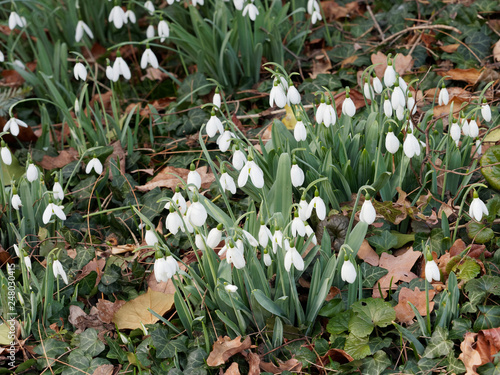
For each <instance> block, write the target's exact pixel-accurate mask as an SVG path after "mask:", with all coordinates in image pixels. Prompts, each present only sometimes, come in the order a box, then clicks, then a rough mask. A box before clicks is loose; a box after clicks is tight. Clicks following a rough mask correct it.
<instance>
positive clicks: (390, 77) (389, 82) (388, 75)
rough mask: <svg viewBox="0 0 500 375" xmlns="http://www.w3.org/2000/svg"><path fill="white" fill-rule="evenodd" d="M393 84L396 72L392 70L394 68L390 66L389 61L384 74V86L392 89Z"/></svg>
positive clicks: (390, 62)
mask: <svg viewBox="0 0 500 375" xmlns="http://www.w3.org/2000/svg"><path fill="white" fill-rule="evenodd" d="M394 82H396V71H395V70H394V67H393V66H392V61H391V59H389V61H388V64H387V68H385V72H384V84H385V85H386V86H387V87H392V86H393V85H394Z"/></svg>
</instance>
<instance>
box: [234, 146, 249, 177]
mask: <svg viewBox="0 0 500 375" xmlns="http://www.w3.org/2000/svg"><path fill="white" fill-rule="evenodd" d="M246 163H247V157H246V156H245V154H244V153H243V152H242V151H241V150H240V149H239V147H238V146H237V147H236V151H235V152H234V154H233V167H234V168H236V169H237V170H238V171H239V170H241V168H243V166H244V165H245V164H246Z"/></svg>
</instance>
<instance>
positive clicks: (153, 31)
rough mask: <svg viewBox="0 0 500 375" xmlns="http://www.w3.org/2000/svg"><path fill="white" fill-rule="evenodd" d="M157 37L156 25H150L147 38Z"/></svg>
mask: <svg viewBox="0 0 500 375" xmlns="http://www.w3.org/2000/svg"><path fill="white" fill-rule="evenodd" d="M154 37H155V27H154V26H153V25H149V26H148V28H147V29H146V38H147V39H152V38H154Z"/></svg>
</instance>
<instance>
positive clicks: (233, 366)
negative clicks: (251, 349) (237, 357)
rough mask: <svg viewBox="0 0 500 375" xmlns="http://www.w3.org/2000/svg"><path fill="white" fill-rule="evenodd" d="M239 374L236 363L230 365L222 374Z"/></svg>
mask: <svg viewBox="0 0 500 375" xmlns="http://www.w3.org/2000/svg"><path fill="white" fill-rule="evenodd" d="M240 374H241V372H240V369H239V367H238V364H237V363H236V362H233V363H231V366H229V368H228V369H227V370H226V372H225V373H224V375H240Z"/></svg>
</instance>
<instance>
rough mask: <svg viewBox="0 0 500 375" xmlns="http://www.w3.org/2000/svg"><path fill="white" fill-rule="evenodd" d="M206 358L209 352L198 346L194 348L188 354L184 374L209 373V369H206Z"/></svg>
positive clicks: (203, 374)
mask: <svg viewBox="0 0 500 375" xmlns="http://www.w3.org/2000/svg"><path fill="white" fill-rule="evenodd" d="M206 359H207V353H206V352H205V351H204V350H203V349H201V348H198V349H195V350H193V351H192V352H191V353H189V355H188V358H187V366H186V368H185V369H184V375H205V374H206V373H207V370H206V369H205V367H206V364H205V362H206V361H205V360H206Z"/></svg>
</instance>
